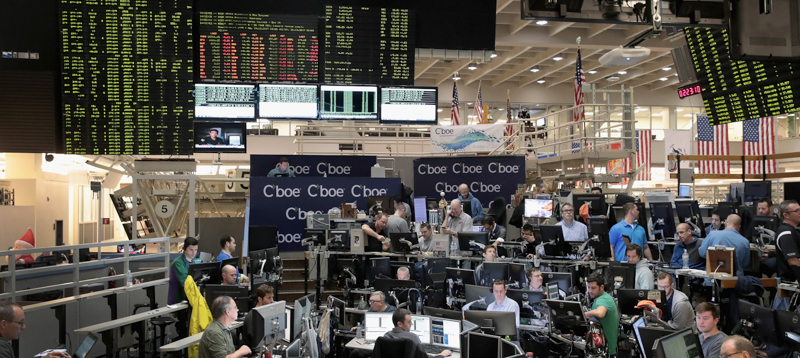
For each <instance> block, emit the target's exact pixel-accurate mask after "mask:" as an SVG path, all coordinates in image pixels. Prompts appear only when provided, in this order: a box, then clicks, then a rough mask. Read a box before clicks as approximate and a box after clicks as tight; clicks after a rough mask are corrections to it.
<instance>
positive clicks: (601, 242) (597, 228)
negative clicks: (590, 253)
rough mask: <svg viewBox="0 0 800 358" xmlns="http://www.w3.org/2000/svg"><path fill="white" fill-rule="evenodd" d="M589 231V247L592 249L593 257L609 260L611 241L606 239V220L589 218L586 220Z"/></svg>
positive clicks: (607, 230)
mask: <svg viewBox="0 0 800 358" xmlns="http://www.w3.org/2000/svg"><path fill="white" fill-rule="evenodd" d="M586 226H587V229H588V231H589V238H592V240H590V241H589V247H591V248H593V249H594V256H595V257H596V258H599V259H610V258H611V240H610V239H609V237H608V232H609V229H608V219H605V218H589V219H588V220H586ZM595 236H596V239H595V238H594V237H595Z"/></svg>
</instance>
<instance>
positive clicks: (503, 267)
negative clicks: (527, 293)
mask: <svg viewBox="0 0 800 358" xmlns="http://www.w3.org/2000/svg"><path fill="white" fill-rule="evenodd" d="M478 279H479V280H481V282H478V285H480V286H487V287H491V286H492V283H493V282H494V280H503V281H506V282H508V263H507V262H484V263H483V270H482V272H481V277H478Z"/></svg>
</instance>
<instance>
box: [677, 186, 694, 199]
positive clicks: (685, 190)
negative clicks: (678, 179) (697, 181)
mask: <svg viewBox="0 0 800 358" xmlns="http://www.w3.org/2000/svg"><path fill="white" fill-rule="evenodd" d="M678 197H679V198H691V197H692V187H691V186H689V185H681V186H679V187H678Z"/></svg>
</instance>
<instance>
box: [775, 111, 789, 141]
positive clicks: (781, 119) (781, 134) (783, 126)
mask: <svg viewBox="0 0 800 358" xmlns="http://www.w3.org/2000/svg"><path fill="white" fill-rule="evenodd" d="M776 119H777V120H778V125H777V126H776V128H775V136H776V138H778V139H783V138H789V116H786V115H783V116H777V117H776Z"/></svg>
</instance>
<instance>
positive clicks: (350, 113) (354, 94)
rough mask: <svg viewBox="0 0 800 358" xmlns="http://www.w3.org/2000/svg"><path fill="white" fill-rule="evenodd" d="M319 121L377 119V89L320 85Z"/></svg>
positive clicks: (371, 87)
mask: <svg viewBox="0 0 800 358" xmlns="http://www.w3.org/2000/svg"><path fill="white" fill-rule="evenodd" d="M319 117H320V119H363V120H376V119H378V87H376V86H332V85H321V86H320V96H319Z"/></svg>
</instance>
